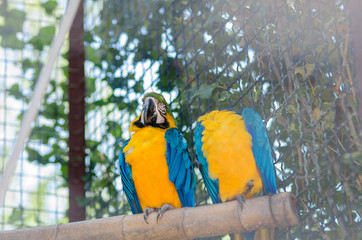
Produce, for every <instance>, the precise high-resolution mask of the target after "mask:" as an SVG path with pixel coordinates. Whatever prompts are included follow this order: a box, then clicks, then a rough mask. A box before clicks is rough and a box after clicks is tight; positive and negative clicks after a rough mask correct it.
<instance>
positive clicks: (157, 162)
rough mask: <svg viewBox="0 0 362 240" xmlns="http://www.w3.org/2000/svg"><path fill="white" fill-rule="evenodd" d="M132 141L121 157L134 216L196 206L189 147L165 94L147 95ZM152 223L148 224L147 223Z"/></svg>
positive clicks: (122, 151)
mask: <svg viewBox="0 0 362 240" xmlns="http://www.w3.org/2000/svg"><path fill="white" fill-rule="evenodd" d="M142 108H143V109H142V112H141V114H140V115H139V116H138V117H137V118H136V119H135V120H134V121H133V122H131V126H130V128H129V131H130V132H132V135H131V138H130V139H129V140H127V141H126V142H125V143H124V145H123V147H122V150H121V153H120V156H119V166H120V172H121V179H122V185H123V190H124V192H125V194H126V197H127V200H128V203H129V204H130V206H131V210H132V213H133V214H136V213H142V212H143V214H144V219H145V221H146V222H147V218H148V214H150V213H151V212H154V211H157V213H158V214H157V221H158V220H159V219H160V218H161V217H162V215H163V213H164V212H165V211H167V210H169V209H173V208H180V207H186V206H187V207H194V206H195V193H194V190H195V185H196V178H195V175H194V171H193V166H192V162H191V159H190V156H189V152H188V145H187V142H186V139H185V138H184V137H183V135H182V133H181V132H180V131H179V130H178V129H177V128H176V122H175V119H174V117H173V116H172V113H171V111H170V108H169V106H168V105H167V103H166V101H165V99H164V98H163V96H162V95H161V94H157V93H147V94H145V96H144V98H143V107H142ZM147 223H148V222H147Z"/></svg>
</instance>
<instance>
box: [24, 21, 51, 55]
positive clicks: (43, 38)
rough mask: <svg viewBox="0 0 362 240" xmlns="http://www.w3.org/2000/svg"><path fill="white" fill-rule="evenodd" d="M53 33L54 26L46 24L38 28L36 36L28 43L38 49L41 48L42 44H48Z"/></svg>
mask: <svg viewBox="0 0 362 240" xmlns="http://www.w3.org/2000/svg"><path fill="white" fill-rule="evenodd" d="M54 34H55V26H46V27H43V28H41V29H40V30H39V33H38V35H37V36H35V37H33V38H31V39H30V40H29V43H30V44H32V45H33V47H34V48H35V49H37V50H39V51H41V50H43V48H44V46H49V45H50V44H51V42H52V40H53V36H54Z"/></svg>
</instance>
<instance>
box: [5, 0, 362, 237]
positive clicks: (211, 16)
mask: <svg viewBox="0 0 362 240" xmlns="http://www.w3.org/2000/svg"><path fill="white" fill-rule="evenodd" d="M84 7H85V30H86V31H85V34H84V44H85V50H86V61H85V69H86V88H87V96H86V140H87V148H86V152H87V156H86V164H87V174H86V176H85V177H84V179H86V190H87V193H86V197H85V198H84V199H80V200H79V201H80V203H81V204H84V205H86V209H87V217H88V218H94V217H97V218H98V217H105V216H111V215H118V214H124V213H129V212H130V209H129V206H128V204H127V201H126V198H125V196H124V193H123V192H122V185H121V182H120V177H119V174H118V168H117V164H116V161H117V158H118V155H119V151H120V149H121V146H122V143H123V142H124V141H125V140H127V139H128V138H129V132H128V127H129V123H130V122H131V121H132V120H133V119H134V118H135V117H136V116H137V114H139V112H140V107H139V105H140V99H141V97H142V96H143V94H144V93H145V92H149V91H156V92H162V93H163V95H164V96H165V97H166V100H167V101H168V102H169V104H170V107H171V109H172V110H173V113H174V115H175V116H176V118H177V125H178V127H179V129H181V130H182V132H183V133H184V136H185V137H186V139H187V141H188V143H189V146H190V153H191V155H192V159H193V161H194V162H195V155H194V151H193V131H194V128H195V122H196V120H197V118H198V116H200V115H202V114H204V113H206V112H209V111H211V110H214V109H232V110H235V111H240V110H241V109H242V108H244V107H247V106H251V107H253V108H255V109H256V110H257V111H258V112H259V114H260V115H261V117H262V118H263V120H264V122H265V125H266V126H267V129H268V134H269V137H270V141H271V144H272V146H273V150H274V154H275V168H276V171H277V184H278V191H279V192H284V191H291V192H293V193H295V194H296V195H297V196H298V198H299V200H300V202H299V204H300V209H301V225H300V226H295V227H290V228H280V229H278V230H277V233H276V234H277V239H341V238H346V239H358V238H359V236H360V233H359V227H360V222H361V215H360V204H359V203H360V199H359V195H360V193H361V189H362V187H361V186H362V182H361V174H360V171H359V169H360V159H361V156H362V154H361V144H360V142H361V135H360V133H359V129H360V128H359V125H358V121H357V116H358V114H357V108H356V104H357V99H358V92H357V90H356V88H355V85H356V83H355V77H354V65H353V59H352V57H353V48H352V46H351V39H350V29H349V20H348V11H347V10H348V9H346V6H345V1H326V0H324V1H318V2H309V1H279V0H270V1H243V2H240V1H233V0H228V1H194V0H187V1H167V0H159V1H156V0H155V1H132V0H122V1H114V0H103V1H97V2H96V1H85V6H84ZM3 33H5V32H4V31H3ZM3 39H4V38H3ZM2 41H4V40H2ZM2 50H3V49H2ZM3 51H5V50H3ZM7 51H9V50H7ZM19 51H20V50H19ZM5 58H6V57H5ZM7 58H9V57H7ZM4 61H9V59H7V60H4ZM20 61H21V62H24V59H21V60H20ZM22 65H23V66H24V63H22ZM4 79H5V78H4ZM59 85H62V83H60V84H59ZM21 86H22V85H21ZM9 88H11V86H7V85H6V86H5V85H4V89H9ZM54 89H58V90H57V91H59V94H63V92H62V90H61V89H62V88H56V87H55V88H54ZM4 96H5V94H4ZM10 96H13V94H12V93H10ZM7 97H9V96H8V95H6V98H7ZM4 98H5V97H4ZM61 99H62V101H61V102H59V105H58V107H59V106H63V105H64V106H65V109H66V108H67V105H66V103H65V99H63V98H61ZM49 102H50V103H51V102H54V100H49ZM7 109H8V108H7ZM7 111H8V110H7ZM41 116H43V117H44V118H45V119H49V118H50V117H49V116H47V115H46V114H43V115H41ZM60 118H62V117H60ZM61 121H62V120H61ZM14 124H17V123H14ZM6 125H9V123H8V122H7V123H6ZM3 129H5V123H4V124H3ZM64 129H65V128H64ZM36 130H37V129H35V131H36ZM4 132H5V131H4ZM38 134H39V135H42V134H43V133H41V132H39V133H38ZM4 138H5V137H4ZM4 138H3V139H4ZM51 139H53V138H51ZM54 140H56V138H55V139H54ZM29 144H30V143H29ZM42 144H44V142H41V144H39V146H40V145H42ZM57 144H58V142H51V143H50V146H56V145H57ZM60 148H61V149H65V148H66V146H62V145H61V146H60ZM39 152H40V155H43V153H42V152H41V151H38V153H39ZM60 156H61V155H60ZM27 158H28V157H25V160H26V159H27ZM35 162H40V161H39V160H38V161H35ZM65 162H66V159H65V160H64V161H59V162H57V164H59V166H60V168H62V167H63V166H64V164H65ZM47 164H48V163H47ZM58 171H60V170H59V169H58ZM196 173H197V175H198V178H199V181H198V184H197V189H196V195H197V204H198V205H203V204H210V203H211V201H210V199H209V196H208V194H207V191H206V190H205V187H204V185H203V182H202V181H201V180H200V174H199V172H198V170H197V169H196ZM3 221H5V220H4V219H3ZM21 227H24V225H23V226H21ZM3 228H4V227H3Z"/></svg>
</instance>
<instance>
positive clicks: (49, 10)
mask: <svg viewBox="0 0 362 240" xmlns="http://www.w3.org/2000/svg"><path fill="white" fill-rule="evenodd" d="M41 6H42V7H43V8H44V10H45V12H46V14H48V15H52V14H53V12H54V10H55V9H56V8H57V6H58V2H57V1H55V0H49V1H47V2H45V3H42V4H41Z"/></svg>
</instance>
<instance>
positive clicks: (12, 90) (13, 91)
mask: <svg viewBox="0 0 362 240" xmlns="http://www.w3.org/2000/svg"><path fill="white" fill-rule="evenodd" d="M8 93H9V94H10V95H11V96H13V97H15V98H16V99H21V98H23V96H24V95H23V93H22V92H21V91H20V86H19V84H18V83H15V84H14V85H12V86H11V88H9V89H8Z"/></svg>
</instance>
